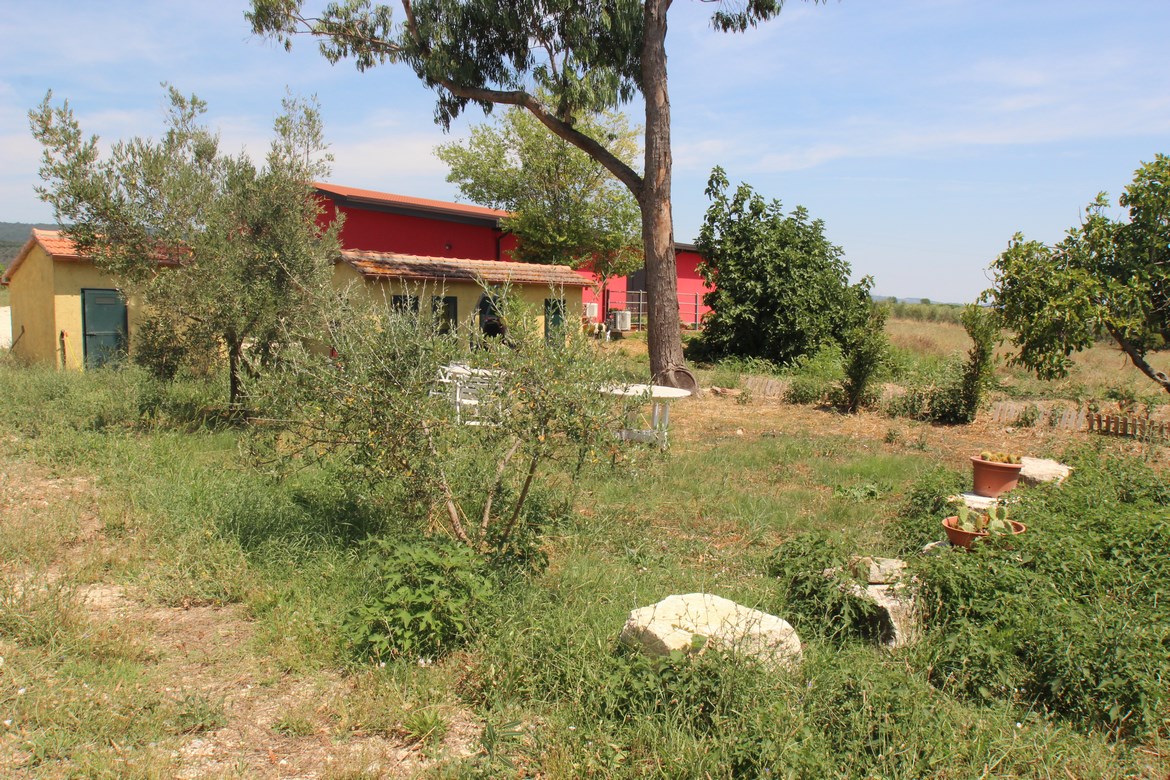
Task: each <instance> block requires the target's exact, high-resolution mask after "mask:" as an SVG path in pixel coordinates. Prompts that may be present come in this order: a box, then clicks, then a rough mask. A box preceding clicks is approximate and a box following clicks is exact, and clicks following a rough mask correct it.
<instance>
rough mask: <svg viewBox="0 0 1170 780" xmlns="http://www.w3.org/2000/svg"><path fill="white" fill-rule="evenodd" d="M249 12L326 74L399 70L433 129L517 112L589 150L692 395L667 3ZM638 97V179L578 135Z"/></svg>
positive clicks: (675, 371) (445, 4)
mask: <svg viewBox="0 0 1170 780" xmlns="http://www.w3.org/2000/svg"><path fill="white" fill-rule="evenodd" d="M305 5H306V3H305V0H252V2H251V10H250V11H249V12H248V14H247V17H248V19H249V20H250V21H251V23H252V28H253V30H254V31H255V32H257V33H260V34H264V35H271V36H274V37H276V38H277V39H279V40H280V41H282V42H283V43H284V44H285V46H286V47H288V46H291V44H292V39H293V36H295V35H297V34H301V33H303V34H309V35H312V36H315V37H316V38H318V39H319V40H320V45H321V52H322V54H323V55H324V56H325V57H326V58H328V59H329V60H330V61H331V62H337V61H339V60H341V59H344V58H352V59H353V61H354V63H355V64H356V65H357V67H358V69H359V70H367V69H369V68H372V67H375V66H377V65H383V64H387V63H403V64H405V65H406V66H408V67H409V68H411V69H412V70H413V71H414V73H415V75H416V76H417V77H418V78H419V80H420V81H422V82H423V83H424V84H425V85H426V86H428V87H430V88H432V89H434V90H435V91H436V92H437V93H438V102H437V104H436V107H435V119H436V121H438V122H439V123H440V124H441V125H443V126H444V127H446V126H449V125H450V123H451V121H452V119H454V118H455V117H456V116H457V115H458V114H459V113H460V112H461V111H463V110H464V109H465V108H466V107H467V106H468V105H469V104H472V103H474V104H475V105H478V106H480V107H481V108H483V109H484V110H485V111H488V110H490V109H491V107H492V106H494V105H504V106H518V107H520V108H523V109H525V110H527V111H529V112H531V114H532V115H533V116H534V117H536V119H538V120H539V121H540V123H541V124H543V125H544V126H545V127H546V128H548V129H549V130H550V131H551V132H552V133H554V134H556V135H557V136H559V137H560V138H563V139H565V140H566V141H568V142H569V143H571V144H573V145H574V146H576V147H578V148H580V149H582V150H583V151H585V153H587V154H588V155H590V156H591V157H593V158H594V159H596V160H597V161H598V162H600V163H601V164H602V165H603V166H605V168H606V169H607V170H608V171H609V172H610V173H612V174H613V175H614V176H615V177H616V178H617V179H618V181H620V182H622V184H624V185H625V186H626V187H627V188H629V190H630V192H631V193H632V194H633V196H634V198H635V199H636V200H637V202H638V208H639V210H640V212H641V218H642V219H641V221H642V243H643V247H644V250H645V253H646V285H647V292H648V293H649V299H650V310H649V313H648V316H649V333H648V346H649V350H650V371H651V373H652V374H653V376H654V378H655V380H656V381H659V382H663V383H665V384H671V385H675V386H678V387H685V388H687V389H694V388H695V386H696V385H695V378H694V375H693V374H692V373H691V372H690V371H689V370H688V369H687V368H686V364H685V361H684V359H683V351H682V336H681V333H680V327H679V313H678V276H677V270H676V267H675V257H674V226H673V222H672V219H671V166H672V160H671V149H670V98H669V93H668V89H667V70H666V30H667V19H666V16H667V11H668V10H669V9H670V5H671V0H641V2H633V1H632V0H605V1H604V2H594V3H586V2H580V0H535V1H534V2H530V3H500V2H498V1H497V0H400V7H401V15H400V16H399V17H397V18H396V17H395V15H394V11H393V9H392V7H391V6H390V5H383V4H375V3H374V2H371V0H345V2H336V3H329V4H327V5H325V6H324V7H323V8H322V9H321V10H320V11H317V12H313V11H306V10H305V8H304V6H305ZM782 6H783V0H750V2H747V3H744V4H742V5H736V6H734V7H725V6H724V5H723V3H721V2H718V3H716V10H715V13H714V14H713V16H712V23H713V25H714V26H715V27H716V28H718V29H720V30H724V31H728V30H735V31H742V30H745V29H746V28H747V27H749V26H752V25H755V24H757V23H759V22H761V21H765V20H767V19H770V18H772V17H774V16H776V15H777V14H779V13H780V9H781V7H782ZM638 94H641V96H642V98H643V100H644V103H645V112H646V113H645V136H644V140H645V143H644V158H643V159H644V165H643V172H642V173H639V172H637V171H636V170H634V168H633V167H631V166H630V165H628V164H627V163H626V162H625V161H623V160H622V159H621V157H620V156H618V155H616V154H614V153H613V152H612V151H610V150H609V149H608V148H607V147H606V146H605V144H603V143H602V142H600V141H599V140H598V139H596V138H594V137H592V136H590V135H589V134H588V133H585V132H582V131H581V130H580V129H578V128H577V126H576V124H577V121H578V120H579V119H580V118H581V117H582V116H583V115H585V114H588V113H591V112H596V111H602V110H606V109H612V108H615V107H617V106H618V105H621V104H623V103H627V102H629V101H630V100H632V99H633V98H634V97H635V96H636V95H638Z"/></svg>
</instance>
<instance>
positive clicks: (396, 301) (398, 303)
mask: <svg viewBox="0 0 1170 780" xmlns="http://www.w3.org/2000/svg"><path fill="white" fill-rule="evenodd" d="M390 308H391V309H392V310H393V311H396V312H412V313H414V314H418V296H415V295H395V296H393V297H392V298H391V299H390Z"/></svg>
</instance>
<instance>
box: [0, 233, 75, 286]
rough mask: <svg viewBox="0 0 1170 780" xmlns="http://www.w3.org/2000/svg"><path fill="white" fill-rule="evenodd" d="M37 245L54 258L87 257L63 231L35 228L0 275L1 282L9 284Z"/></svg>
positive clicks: (72, 258)
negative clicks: (83, 255) (82, 254)
mask: <svg viewBox="0 0 1170 780" xmlns="http://www.w3.org/2000/svg"><path fill="white" fill-rule="evenodd" d="M35 246H39V247H40V248H41V249H43V250H44V252H45V254H47V255H48V256H49V257H51V258H53V259H54V260H84V259H85V258H83V257H82V256H81V254H80V253H78V251H77V247H76V246H75V245H74V243H73V240H72V239H70V238H68V237H67V236H66V235H65V234H64V233H63V232H62V231H60V230H41V229H40V228H33V230H32V235H30V236H29V238H28V241H25V242H24V246H22V247H21V248H20V253H19V254H17V255H16V259H15V260H13V261H12V262H11V263H10V264H9V265H8V268H6V269H4V275H3V276H0V284H3V285H7V284H8V283H9V282H10V281H11V280H12V274H14V273H16V269H17V268H20V266H21V265H22V264H23V263H24V261H25V260H26V259H27V258H28V256H29V253H30V252H32V250H33V247H35Z"/></svg>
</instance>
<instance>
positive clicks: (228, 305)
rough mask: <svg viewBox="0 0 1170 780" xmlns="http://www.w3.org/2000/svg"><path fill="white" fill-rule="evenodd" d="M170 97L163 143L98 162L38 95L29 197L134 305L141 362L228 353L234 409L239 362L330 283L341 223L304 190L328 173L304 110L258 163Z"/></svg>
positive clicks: (64, 114) (320, 141)
mask: <svg viewBox="0 0 1170 780" xmlns="http://www.w3.org/2000/svg"><path fill="white" fill-rule="evenodd" d="M168 95H169V99H170V109H169V111H168V115H167V133H166V135H165V137H164V138H163V139H162V140H159V141H156V140H152V139H147V138H133V139H130V140H128V141H120V142H117V143H115V144H114V145H113V147H112V148H111V150H110V152H109V155H108V156H107V157H106V158H104V159H103V158H102V157H101V156H100V154H99V152H98V147H97V139H96V137H91V138H88V139H86V138H84V136H83V134H82V130H81V127H80V125H79V123H78V121H77V119H76V118H75V117H74V115H73V112H72V110H71V109H70V108H69V104H68V103H67V102H66V103H65V104H63V105H62V106H61V107H58V108H54V107H53V106H52V104H51V98H52V94H51V93H50V94H49V95H47V96H46V97H45V100H44V102H43V103H42V104H41V105H40V106H39V108H38V109H36V110H34V111H32V112H30V114H29V118H30V122H31V125H32V130H33V135H34V136H35V137H36V138H37V140H38V141H40V143H41V145H42V146H43V155H42V159H41V177H42V178H43V179H44V180H45V181H46V182H47V183H46V185H44V186H42V187H39V188H38V193H39V195H40V196H41V198H42V200H45V201H46V202H48V203H49V204H50V205H52V206H53V211H54V215H55V217H56V219H57V220H58V221H60V222H61V223H62V224H66V225H69V227H67V228H66V229H65V232H66V234H67V235H68V236H69V237H70V238H71V239H73V240H74V242H75V243H76V244H77V246H78V249H79V250H80V251H81V252H82V253H83V254H84V255H86V256H88V257H91V258H92V259H93V261H94V263H95V264H96V265H97V266H98V267H99V268H101V269H103V270H105V271H107V272H109V273H111V274H112V275H114V276H115V277H116V278H117V279H118V284H119V286H120V287H121V288H122V289H123V290H124V291H125V292H126V293H128V294H129V295H131V296H133V297H135V298H136V299H137V301H138V305H139V306H140V307H141V312H142V316H143V319H144V321H143V324H142V333H141V335H142V341H141V345H138V344H135V345H132V348H133V349H135V350H136V351H137V355H136V358H137V360H138V361H139V362H140V363H142V364H143V365H145V366H147V367H148V368H149V369H150V370H152V371H153V372H154V373H155V374H156V375H157V376H159V377H161V378H164V379H170V378H172V377H174V376H175V374H176V373H177V372H178V370H179V369H180V367H182V366H184V365H186V364H188V363H189V362H191V361H192V360H194V361H195V363H196V364H197V365H201V366H206V365H207V364H209V363H214V362H216V361H218V360H221V359H222V358H223V357H224V356H226V357H227V358H228V362H229V376H230V385H229V397H230V401H231V402H232V403H233V404H234V403H236V402H237V401H238V400H239V393H240V372H241V371H242V369H243V365H242V362H243V360H244V359H245V357H247V356H252V357H255V358H257V359H261V360H263V359H266V358H267V357H268V356H269V355H270V354H271V352H272V350H273V349H274V348H275V347H276V343H275V341H276V340H277V339H278V337H279V328H278V326H279V325H280V323H283V322H285V321H287V320H290V319H298V318H304V317H306V316H308V312H307V311H306V308H307V305H308V303H309V299H308V298H307V292H308V291H309V290H311V289H313V288H315V287H317V286H319V285H321V284H324V283H326V282H327V281H328V279H329V277H330V273H331V269H332V261H333V259H334V256H335V255H336V252H337V248H338V245H337V240H336V235H337V230H338V228H339V225H337V224H335V225H333V226H332V227H330V228H329V229H324V230H323V229H322V228H320V227H319V226H318V224H317V217H318V214H319V210H320V206H319V205H318V203H317V201H316V198H315V197H314V195H313V192H312V188H311V183H312V181H313V180H314V179H315V178H320V177H321V176H322V175H323V174H324V173H325V172H326V171H327V170H328V167H327V160H328V157H327V156H326V155H324V148H325V141H324V137H323V134H322V129H321V121H320V116H319V114H318V111H317V107H316V105H315V104H314V103H313V102H305V101H301V100H294V99H291V98H289V99H286V100H285V101H284V114H283V115H282V116H280V117H278V118H277V120H276V122H275V125H274V130H275V133H276V137H275V139H274V140H273V142H272V145H271V148H270V150H269V152H268V157H267V160H266V162H265V164H264V165H263V166H261V167H257V166H256V165H255V163H253V162H252V161H251V159H250V158H249V157H247V155H245V154H243V153H240V154H239V155H236V156H229V155H225V154H223V153H221V152H220V151H219V148H218V143H219V139H218V136H217V135H216V134H215V133H214V132H213V131H212V130H211V129H209V128H207V127H206V126H204V125H202V124H200V117H201V116H202V114H203V113H204V112H205V111H206V104H205V103H204V102H203V101H201V100H199V99H198V98H196V97H194V96H191V97H184V96H183V95H181V94H180V93H179V92H178V90H176V89H174V88H173V87H170V88H168ZM139 347H141V348H140V349H139Z"/></svg>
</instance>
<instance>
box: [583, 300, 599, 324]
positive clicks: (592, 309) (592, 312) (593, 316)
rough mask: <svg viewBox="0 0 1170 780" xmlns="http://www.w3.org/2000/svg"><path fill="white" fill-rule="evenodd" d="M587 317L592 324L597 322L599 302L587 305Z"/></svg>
mask: <svg viewBox="0 0 1170 780" xmlns="http://www.w3.org/2000/svg"><path fill="white" fill-rule="evenodd" d="M585 317H586V318H587V319H588V320H589V321H590V322H596V321H597V301H594V302H593V303H587V304H585Z"/></svg>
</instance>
